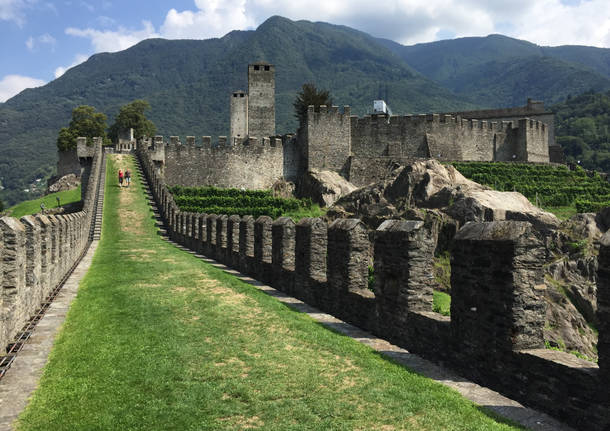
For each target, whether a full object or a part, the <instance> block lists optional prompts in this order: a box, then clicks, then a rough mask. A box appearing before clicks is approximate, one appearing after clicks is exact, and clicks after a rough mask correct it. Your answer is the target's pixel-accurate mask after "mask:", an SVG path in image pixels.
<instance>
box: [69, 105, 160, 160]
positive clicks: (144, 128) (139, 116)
mask: <svg viewBox="0 0 610 431" xmlns="http://www.w3.org/2000/svg"><path fill="white" fill-rule="evenodd" d="M149 109H150V104H149V103H148V102H147V101H145V100H134V101H133V102H130V103H128V104H126V105H123V106H122V107H121V109H120V111H119V114H118V115H117V116H116V118H115V120H114V123H113V124H112V125H111V126H110V127H108V125H107V123H106V121H107V117H106V114H104V113H102V112H98V111H97V110H96V109H95V108H94V107H93V106H88V105H81V106H78V107H76V108H74V110H72V120H71V121H70V124H69V125H68V127H62V128H61V129H60V130H59V134H58V136H57V148H58V149H59V150H60V151H68V150H72V149H74V148H76V138H78V137H86V138H87V143H88V144H90V143H91V142H92V141H91V140H92V138H94V137H98V136H100V137H102V138H103V140H104V144H105V145H109V144H111V143H112V142H116V141H117V140H118V137H119V135H120V134H121V133H122V132H123V131H126V130H129V129H130V128H133V130H134V135H135V136H136V137H137V138H140V137H142V136H154V134H155V133H156V131H157V128H156V127H155V125H154V124H153V122H152V121H150V120H149V119H147V118H146V115H145V114H144V112H145V111H147V110H149Z"/></svg>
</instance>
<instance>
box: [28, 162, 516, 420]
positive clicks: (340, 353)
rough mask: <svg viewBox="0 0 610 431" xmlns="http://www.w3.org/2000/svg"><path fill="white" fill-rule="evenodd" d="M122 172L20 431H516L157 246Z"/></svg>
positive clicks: (142, 205) (112, 182) (111, 183)
mask: <svg viewBox="0 0 610 431" xmlns="http://www.w3.org/2000/svg"><path fill="white" fill-rule="evenodd" d="M126 167H129V168H130V169H131V170H132V172H135V169H134V168H135V166H134V165H133V159H132V158H131V157H129V156H118V155H117V156H111V157H109V160H108V171H107V185H106V187H107V192H106V200H105V202H104V225H103V235H102V239H101V241H100V243H99V246H98V249H97V252H96V255H95V257H94V259H93V263H92V265H91V268H90V270H89V272H88V274H87V275H86V276H85V278H84V279H83V281H82V283H81V286H80V288H79V291H78V295H77V297H76V299H75V301H74V302H73V304H72V307H71V309H70V311H69V312H68V315H67V318H66V321H65V324H64V326H63V329H62V331H61V333H60V334H59V336H58V338H57V340H56V343H55V346H54V348H53V351H52V352H51V355H50V361H49V364H48V365H47V367H46V368H45V372H44V375H43V377H42V379H41V382H40V387H39V389H38V391H37V392H36V393H35V394H34V396H33V398H32V400H31V402H30V404H29V406H28V408H27V410H26V411H25V413H24V414H23V415H22V416H21V418H20V421H19V428H18V429H22V430H224V429H226V430H242V429H269V430H283V429H290V430H300V429H303V430H305V429H307V430H313V429H334V430H401V429H413V430H440V429H447V430H449V429H450V430H496V429H497V430H509V429H519V428H518V427H515V426H513V425H510V424H508V423H507V422H506V421H504V420H503V419H498V418H497V417H495V416H494V415H493V414H491V413H489V412H488V411H487V410H483V409H481V408H480V407H477V406H476V405H474V404H473V403H471V402H469V401H467V400H466V399H464V398H462V397H461V396H460V395H459V394H458V393H457V392H455V391H453V390H451V389H449V388H446V387H444V386H442V385H440V384H438V383H436V382H434V381H432V380H430V379H426V378H423V377H421V376H419V375H416V374H414V373H412V372H410V371H408V370H406V369H405V368H403V367H402V366H400V365H398V364H396V363H394V362H392V361H391V360H388V359H387V358H384V357H383V356H381V355H379V354H378V353H377V352H375V351H373V350H372V349H370V348H369V347H367V346H364V345H362V344H360V343H358V342H356V341H354V340H352V339H350V338H348V337H346V336H343V335H341V334H338V333H335V332H332V331H329V330H328V329H326V328H324V327H323V326H321V325H320V324H318V323H316V322H315V321H314V320H313V319H311V318H310V317H308V316H307V315H304V314H301V313H298V312H296V311H293V310H292V309H290V308H288V307H287V306H286V305H284V304H282V303H281V302H278V301H277V300H276V299H275V298H273V297H271V296H268V295H266V294H265V293H263V292H261V291H259V290H258V289H256V288H255V287H253V286H251V285H250V284H247V283H245V282H243V281H241V280H239V279H238V278H236V277H234V276H232V275H228V274H226V273H224V272H223V271H221V270H220V269H217V268H215V267H214V266H213V265H210V264H209V263H206V262H204V261H202V260H201V259H198V258H196V257H195V256H193V255H192V254H190V253H187V252H185V251H182V250H180V249H178V248H176V247H174V246H172V245H171V244H169V243H167V242H165V241H163V240H162V239H161V238H160V237H159V235H157V233H156V227H155V224H154V218H153V215H152V213H151V212H150V209H149V208H148V206H147V204H146V201H145V199H144V196H143V193H142V190H141V184H140V182H139V178H137V176H136V177H135V178H134V182H133V184H132V186H131V187H130V188H129V189H127V188H119V187H118V186H117V184H116V179H115V176H116V175H115V173H116V172H117V171H118V169H119V168H123V169H124V168H126Z"/></svg>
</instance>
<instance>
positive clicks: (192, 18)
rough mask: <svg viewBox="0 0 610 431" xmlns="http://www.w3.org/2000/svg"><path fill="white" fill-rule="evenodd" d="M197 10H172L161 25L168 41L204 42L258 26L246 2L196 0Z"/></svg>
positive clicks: (162, 32)
mask: <svg viewBox="0 0 610 431" xmlns="http://www.w3.org/2000/svg"><path fill="white" fill-rule="evenodd" d="M195 4H196V6H197V10H196V11H190V10H186V11H183V12H178V11H177V10H176V9H171V10H170V11H169V12H167V15H166V16H165V21H164V22H163V25H162V26H161V34H162V35H163V37H166V38H168V39H206V38H210V37H218V36H222V35H224V34H226V33H228V32H230V31H231V30H239V29H244V28H248V27H252V26H254V25H255V24H257V23H256V22H255V20H254V17H253V16H252V15H251V14H250V15H249V14H248V10H247V4H248V2H247V1H246V0H224V1H223V0H209V1H203V0H195Z"/></svg>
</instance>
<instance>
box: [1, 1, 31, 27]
mask: <svg viewBox="0 0 610 431" xmlns="http://www.w3.org/2000/svg"><path fill="white" fill-rule="evenodd" d="M26 3H27V2H24V1H22V0H0V20H2V21H14V22H15V24H17V25H18V26H19V27H21V26H22V25H23V24H24V22H25V14H24V12H23V9H24V8H25V6H26Z"/></svg>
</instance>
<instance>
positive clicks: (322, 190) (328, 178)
mask: <svg viewBox="0 0 610 431" xmlns="http://www.w3.org/2000/svg"><path fill="white" fill-rule="evenodd" d="M356 189H357V187H356V186H355V185H353V184H352V183H350V182H349V181H347V180H346V179H345V178H343V177H342V176H341V175H339V174H338V173H336V172H331V171H315V170H314V171H308V172H307V173H306V174H305V175H304V176H303V178H301V181H300V183H299V193H298V194H299V196H301V197H309V198H311V200H313V201H314V202H315V203H317V204H319V205H320V206H324V207H329V206H331V205H333V204H334V203H335V202H336V201H337V200H338V199H339V198H341V197H342V196H345V195H348V194H349V193H351V192H353V191H354V190H356Z"/></svg>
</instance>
